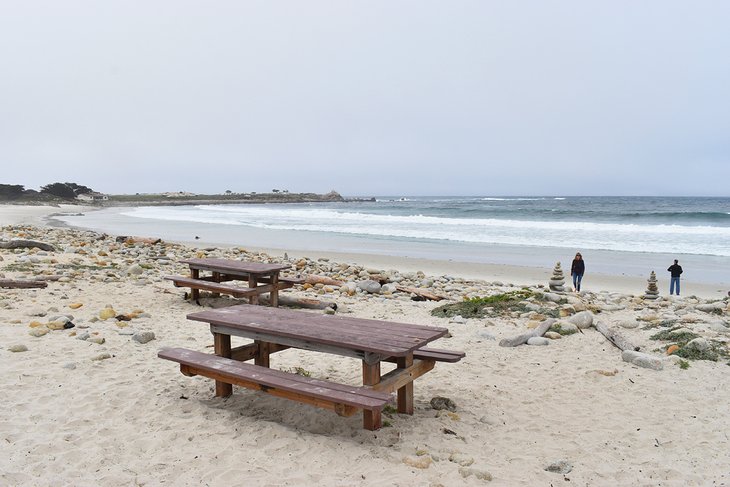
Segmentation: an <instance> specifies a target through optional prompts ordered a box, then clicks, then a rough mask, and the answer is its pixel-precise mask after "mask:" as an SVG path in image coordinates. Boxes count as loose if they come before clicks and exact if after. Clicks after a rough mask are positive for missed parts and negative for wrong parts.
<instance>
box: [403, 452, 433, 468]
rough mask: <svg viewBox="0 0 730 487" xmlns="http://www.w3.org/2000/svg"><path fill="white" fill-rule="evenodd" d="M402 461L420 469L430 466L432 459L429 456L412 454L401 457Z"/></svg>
mask: <svg viewBox="0 0 730 487" xmlns="http://www.w3.org/2000/svg"><path fill="white" fill-rule="evenodd" d="M403 463H405V464H406V465H408V466H410V467H415V468H420V469H427V468H428V467H430V466H431V463H433V459H431V457H430V456H428V455H424V456H421V457H419V456H413V455H409V456H407V457H405V458H403Z"/></svg>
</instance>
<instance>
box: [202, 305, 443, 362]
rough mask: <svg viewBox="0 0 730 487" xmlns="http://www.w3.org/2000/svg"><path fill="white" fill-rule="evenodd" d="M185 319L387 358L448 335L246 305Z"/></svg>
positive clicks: (404, 325) (430, 329)
mask: <svg viewBox="0 0 730 487" xmlns="http://www.w3.org/2000/svg"><path fill="white" fill-rule="evenodd" d="M188 319H191V320H195V321H203V322H207V323H211V324H220V325H226V326H229V327H230V328H231V329H237V330H240V331H242V332H248V333H251V332H263V333H268V334H272V335H275V336H277V337H288V338H293V339H297V340H303V341H312V342H316V343H321V344H325V345H327V344H330V345H335V346H340V347H344V348H353V349H356V350H364V351H370V352H375V353H379V354H382V355H389V356H403V355H406V354H407V353H408V352H410V351H413V350H415V349H416V348H420V347H422V346H423V345H425V344H427V343H429V342H431V341H433V340H436V339H438V338H440V337H442V336H443V335H445V334H446V333H447V332H448V330H447V329H446V328H436V327H427V326H422V325H412V324H407V323H395V322H385V321H379V320H368V319H361V318H352V317H340V316H329V315H320V314H313V313H307V312H302V311H294V310H284V309H279V308H265V307H253V306H248V305H238V306H231V307H228V308H222V309H218V310H210V311H202V312H198V313H191V314H189V315H188ZM233 334H236V335H239V334H241V333H233ZM241 336H246V335H245V334H243V335H241ZM277 341H278V340H277Z"/></svg>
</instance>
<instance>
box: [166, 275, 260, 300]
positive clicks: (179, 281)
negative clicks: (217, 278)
mask: <svg viewBox="0 0 730 487" xmlns="http://www.w3.org/2000/svg"><path fill="white" fill-rule="evenodd" d="M165 279H167V280H170V281H172V282H173V284H174V285H175V286H176V287H189V288H191V289H203V290H206V291H212V292H213V293H223V294H231V295H234V296H237V297H244V296H252V295H257V294H261V293H267V292H270V291H271V290H272V286H271V285H268V284H267V285H264V286H259V287H257V288H251V287H240V286H234V285H231V284H225V283H218V282H214V281H210V280H205V279H193V278H190V277H183V276H165Z"/></svg>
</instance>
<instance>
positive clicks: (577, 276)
mask: <svg viewBox="0 0 730 487" xmlns="http://www.w3.org/2000/svg"><path fill="white" fill-rule="evenodd" d="M585 272H586V263H585V262H583V256H582V255H580V252H578V253H577V254H575V259H573V264H572V265H571V266H570V275H571V276H573V289H574V290H575V291H576V292H579V291H580V281H582V280H583V274H585Z"/></svg>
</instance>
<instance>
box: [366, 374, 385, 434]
mask: <svg viewBox="0 0 730 487" xmlns="http://www.w3.org/2000/svg"><path fill="white" fill-rule="evenodd" d="M378 382H380V362H378V363H376V364H372V365H370V364H367V363H365V362H364V361H363V363H362V383H363V385H366V386H374V385H375V384H377V383H378ZM382 425H383V421H382V415H381V413H380V411H379V410H378V411H368V410H363V412H362V426H363V428H365V429H366V430H370V431H374V430H377V429H380V427H381V426H382Z"/></svg>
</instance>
